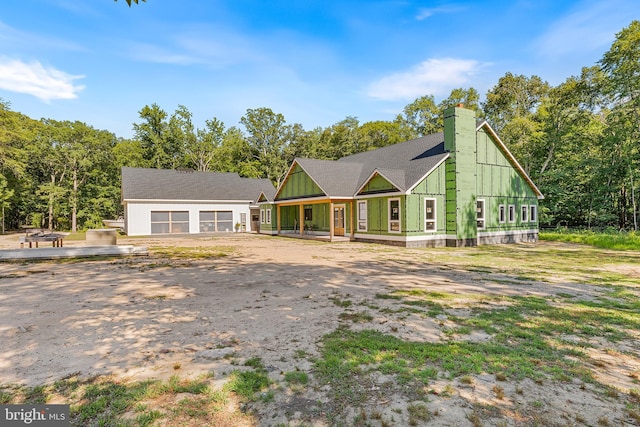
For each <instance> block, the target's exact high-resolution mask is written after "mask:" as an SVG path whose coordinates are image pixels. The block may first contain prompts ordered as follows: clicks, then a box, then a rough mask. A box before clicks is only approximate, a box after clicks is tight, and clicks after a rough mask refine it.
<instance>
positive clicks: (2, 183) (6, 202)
mask: <svg viewBox="0 0 640 427" xmlns="http://www.w3.org/2000/svg"><path fill="white" fill-rule="evenodd" d="M7 184H8V183H7V179H6V178H5V177H4V176H3V175H2V174H0V206H1V207H2V234H4V233H5V228H4V214H5V208H8V207H9V206H11V198H12V197H13V194H14V191H13V190H12V189H9V188H8V185H7Z"/></svg>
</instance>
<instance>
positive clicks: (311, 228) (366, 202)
mask: <svg viewBox="0 0 640 427" xmlns="http://www.w3.org/2000/svg"><path fill="white" fill-rule="evenodd" d="M542 198H543V196H542V193H541V192H540V190H538V188H537V187H536V186H535V184H534V183H533V182H532V181H531V179H530V178H529V177H528V176H527V174H526V173H525V171H524V169H523V168H522V167H521V166H520V164H519V163H518V161H517V160H516V159H515V158H514V157H513V155H512V154H511V153H510V152H509V150H508V149H507V147H506V146H505V145H504V143H503V142H502V141H501V140H500V138H499V137H498V136H497V135H496V133H495V132H494V131H493V129H492V128H491V126H489V124H488V123H487V122H486V121H485V122H481V123H477V122H476V117H475V113H474V112H473V111H471V110H468V109H465V108H463V107H462V106H457V107H453V108H450V109H448V110H446V111H445V116H444V132H443V133H438V134H433V135H428V136H424V137H421V138H418V139H414V140H411V141H407V142H404V143H399V144H395V145H390V146H387V147H383V148H380V149H377V150H372V151H367V152H363V153H358V154H354V155H351V156H347V157H344V158H342V159H339V160H336V161H330V160H314V159H303V158H296V159H295V160H294V161H293V163H292V165H291V167H290V168H289V171H288V172H287V174H286V176H285V179H284V180H283V182H282V184H281V185H280V187H279V188H278V189H277V191H276V194H275V197H274V198H273V200H268V199H267V198H266V197H262V198H261V199H259V200H258V202H259V204H260V206H261V207H260V222H261V224H260V232H261V233H266V234H278V235H287V234H289V235H290V234H295V235H300V236H305V235H308V234H312V235H314V236H318V237H324V238H328V239H330V240H334V239H338V238H345V239H346V238H348V239H350V240H353V241H362V242H379V243H387V244H392V245H400V246H406V247H422V246H474V245H478V244H490V243H507V242H524V241H527V242H530V241H537V239H538V200H540V199H542Z"/></svg>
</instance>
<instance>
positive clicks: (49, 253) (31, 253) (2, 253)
mask: <svg viewBox="0 0 640 427" xmlns="http://www.w3.org/2000/svg"><path fill="white" fill-rule="evenodd" d="M148 254H149V251H148V250H147V248H145V247H136V246H131V245H128V246H80V247H67V248H64V247H63V248H37V249H36V248H33V249H1V250H0V261H8V260H17V259H56V258H78V257H91V256H111V255H113V256H126V255H148Z"/></svg>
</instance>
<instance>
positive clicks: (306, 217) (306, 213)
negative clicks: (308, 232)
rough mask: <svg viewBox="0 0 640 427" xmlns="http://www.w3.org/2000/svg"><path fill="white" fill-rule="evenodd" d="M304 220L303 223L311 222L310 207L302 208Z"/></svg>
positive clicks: (311, 213)
mask: <svg viewBox="0 0 640 427" xmlns="http://www.w3.org/2000/svg"><path fill="white" fill-rule="evenodd" d="M304 220H305V221H313V209H312V208H311V206H308V207H306V206H305V208H304Z"/></svg>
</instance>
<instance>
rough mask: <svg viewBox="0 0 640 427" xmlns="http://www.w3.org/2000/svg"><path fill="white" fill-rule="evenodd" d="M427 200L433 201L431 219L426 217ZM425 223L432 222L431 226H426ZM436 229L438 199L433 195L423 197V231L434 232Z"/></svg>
mask: <svg viewBox="0 0 640 427" xmlns="http://www.w3.org/2000/svg"><path fill="white" fill-rule="evenodd" d="M427 201H432V202H433V219H427ZM427 224H433V228H432V229H429V228H427ZM436 231H438V199H436V198H435V197H425V198H424V232H425V233H435V232H436Z"/></svg>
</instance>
